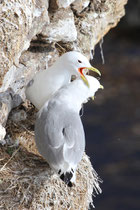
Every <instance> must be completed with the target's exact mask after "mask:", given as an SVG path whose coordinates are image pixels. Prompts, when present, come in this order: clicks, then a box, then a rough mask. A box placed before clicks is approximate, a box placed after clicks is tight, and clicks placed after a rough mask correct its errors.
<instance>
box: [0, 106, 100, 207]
mask: <svg viewBox="0 0 140 210" xmlns="http://www.w3.org/2000/svg"><path fill="white" fill-rule="evenodd" d="M21 109H22V115H23V107H22V108H21V107H20V108H18V109H16V110H13V111H12V113H11V115H10V117H9V120H8V123H7V133H8V135H7V136H6V144H5V145H4V146H0V209H2V210H3V209H10V210H12V209H18V210H20V209H24V210H25V209H29V210H36V209H37V210H38V209H39V210H41V209H47V210H53V209H57V210H59V209H60V210H62V209H65V210H68V209H71V210H72V209H77V210H82V209H83V210H85V209H88V207H89V204H92V205H93V203H92V198H93V195H95V194H98V193H101V189H100V186H99V182H100V179H99V178H98V175H97V173H96V172H95V171H94V169H93V168H92V166H91V163H90V161H89V158H88V157H87V155H86V154H84V156H83V159H82V161H81V162H80V164H79V166H78V170H77V174H76V176H77V178H76V185H74V186H73V187H72V188H69V187H68V186H67V185H66V184H65V183H64V182H63V181H62V180H61V179H60V178H59V177H58V175H57V174H55V173H54V172H53V171H52V170H51V169H50V167H49V165H48V164H47V162H46V161H45V160H44V159H43V158H42V157H41V156H40V155H39V154H38V152H37V149H36V146H35V143H34V132H33V125H34V120H35V114H36V112H35V110H34V108H33V107H30V108H29V107H28V112H27V117H25V118H24V117H23V116H22V117H21V118H22V120H21V121H18V122H15V120H14V116H15V115H16V114H19V113H20V112H21ZM24 109H26V107H25V106H24ZM26 111H27V110H26ZM16 118H17V117H16Z"/></svg>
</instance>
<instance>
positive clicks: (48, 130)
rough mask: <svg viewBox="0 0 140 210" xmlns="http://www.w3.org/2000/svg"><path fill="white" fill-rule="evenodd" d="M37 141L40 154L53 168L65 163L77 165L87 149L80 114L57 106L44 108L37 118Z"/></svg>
mask: <svg viewBox="0 0 140 210" xmlns="http://www.w3.org/2000/svg"><path fill="white" fill-rule="evenodd" d="M35 139H36V144H37V147H38V150H39V152H40V154H41V155H42V156H43V157H44V158H45V159H46V160H47V161H48V163H49V164H50V165H53V166H54V165H60V164H63V162H64V161H66V162H68V163H72V164H74V165H75V164H77V163H78V162H79V161H80V160H81V158H82V155H83V152H84V149H85V135H84V130H83V125H82V122H81V119H80V117H79V114H78V113H75V112H72V111H70V110H68V109H67V108H66V107H62V106H56V105H55V104H54V105H51V106H49V107H48V108H44V109H43V110H42V113H41V115H40V116H39V117H38V118H37V120H36V124H35Z"/></svg>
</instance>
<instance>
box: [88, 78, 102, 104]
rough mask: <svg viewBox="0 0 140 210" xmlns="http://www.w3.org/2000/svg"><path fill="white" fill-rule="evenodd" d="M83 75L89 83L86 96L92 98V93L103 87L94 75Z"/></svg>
mask: <svg viewBox="0 0 140 210" xmlns="http://www.w3.org/2000/svg"><path fill="white" fill-rule="evenodd" d="M85 77H86V79H87V81H88V84H89V88H88V93H87V98H92V99H93V100H94V95H95V93H96V91H97V90H98V89H104V87H103V86H102V85H101V84H100V82H99V80H98V79H96V78H95V77H93V76H90V75H86V76H85Z"/></svg>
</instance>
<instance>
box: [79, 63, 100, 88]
mask: <svg viewBox="0 0 140 210" xmlns="http://www.w3.org/2000/svg"><path fill="white" fill-rule="evenodd" d="M83 69H88V70H91V71H94V72H96V73H97V74H99V75H100V76H101V73H100V71H99V70H98V69H96V68H94V67H92V66H91V67H82V68H79V69H78V70H79V72H80V75H81V78H82V80H83V81H84V82H85V84H86V85H87V86H88V87H89V83H88V81H87V79H86V77H85V76H84V74H83Z"/></svg>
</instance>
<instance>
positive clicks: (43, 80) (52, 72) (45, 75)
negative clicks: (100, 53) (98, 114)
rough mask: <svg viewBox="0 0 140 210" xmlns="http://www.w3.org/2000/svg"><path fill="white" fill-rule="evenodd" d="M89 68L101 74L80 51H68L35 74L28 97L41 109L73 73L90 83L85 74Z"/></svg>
mask: <svg viewBox="0 0 140 210" xmlns="http://www.w3.org/2000/svg"><path fill="white" fill-rule="evenodd" d="M87 70H92V71H94V72H96V73H98V74H99V75H101V74H100V72H99V71H98V70H97V69H96V68H94V67H92V66H91V64H90V63H89V61H88V59H87V58H86V57H85V56H84V55H82V54H81V53H80V52H76V51H70V52H67V53H65V54H63V55H62V56H61V57H59V58H58V60H57V61H56V62H55V63H54V64H53V65H52V66H51V67H49V68H48V69H46V70H44V71H40V72H38V73H37V74H35V76H34V77H33V79H32V80H31V81H30V82H29V83H28V85H27V87H26V90H25V95H26V98H27V99H28V100H29V101H31V102H32V104H33V105H34V106H35V107H36V108H37V109H38V110H39V109H41V107H42V106H43V105H44V104H45V102H46V101H47V100H48V99H49V98H50V97H51V96H52V95H53V94H54V93H55V92H56V91H57V90H58V89H59V88H61V87H62V86H64V85H65V84H68V83H69V82H70V81H71V76H72V75H76V76H77V77H79V78H80V77H81V78H82V79H83V81H84V82H85V83H86V84H87V85H88V81H87V79H86V77H85V76H84V74H85V73H86V71H87Z"/></svg>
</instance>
